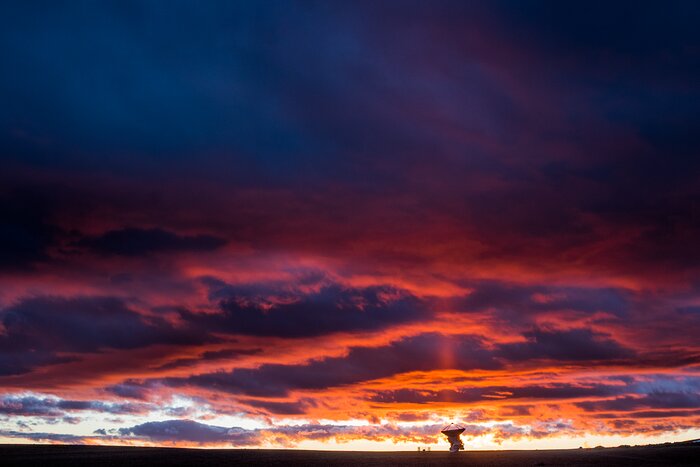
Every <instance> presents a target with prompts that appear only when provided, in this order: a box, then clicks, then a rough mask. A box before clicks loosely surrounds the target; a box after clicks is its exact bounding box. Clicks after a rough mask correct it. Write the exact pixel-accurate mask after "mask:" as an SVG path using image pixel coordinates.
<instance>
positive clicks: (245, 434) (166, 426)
mask: <svg viewBox="0 0 700 467" xmlns="http://www.w3.org/2000/svg"><path fill="white" fill-rule="evenodd" d="M118 432H119V435H120V436H124V437H133V438H145V439H148V440H151V441H190V442H194V443H223V442H226V443H232V444H236V445H250V444H255V443H256V442H257V441H258V439H257V436H258V434H257V432H256V431H255V430H246V429H243V428H235V427H234V428H224V427H221V426H215V425H207V424H204V423H198V422H195V421H192V420H167V421H162V422H147V423H143V424H141V425H136V426H133V427H130V428H120V429H119V431H118Z"/></svg>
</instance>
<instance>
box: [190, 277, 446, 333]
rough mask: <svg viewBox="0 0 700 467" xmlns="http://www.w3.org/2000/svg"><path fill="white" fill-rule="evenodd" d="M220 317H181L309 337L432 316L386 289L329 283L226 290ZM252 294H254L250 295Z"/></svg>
mask: <svg viewBox="0 0 700 467" xmlns="http://www.w3.org/2000/svg"><path fill="white" fill-rule="evenodd" d="M225 290H226V291H227V292H222V291H218V292H216V293H215V296H220V295H221V294H222V293H229V294H231V295H233V296H230V295H229V297H228V298H226V299H224V300H221V301H220V304H219V306H220V309H221V312H220V313H216V314H206V315H204V314H196V313H186V312H182V315H183V318H184V319H186V320H187V321H189V322H191V323H193V324H195V325H200V326H204V327H206V328H207V329H216V330H217V332H229V333H233V334H246V335H253V336H275V337H289V338H292V337H311V336H319V335H323V334H329V333H333V332H353V331H367V330H377V329H381V328H385V327H389V326H392V325H397V324H401V323H407V322H412V321H418V320H420V319H426V318H428V317H429V316H431V314H432V313H431V311H430V310H429V308H428V304H427V303H426V302H424V301H423V300H420V299H419V298H417V297H415V296H413V295H411V294H410V293H408V292H405V291H402V290H399V289H396V288H394V287H387V286H384V287H382V286H375V287H365V288H350V287H343V286H341V285H338V284H332V285H327V286H324V287H322V288H321V289H320V290H319V291H317V292H309V293H299V292H295V291H293V290H287V291H283V292H282V294H281V295H280V291H279V290H276V287H275V285H274V284H273V286H272V287H270V288H265V287H264V284H263V285H262V286H257V287H241V288H226V289H225ZM251 292H253V293H251Z"/></svg>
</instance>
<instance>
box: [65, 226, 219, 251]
mask: <svg viewBox="0 0 700 467" xmlns="http://www.w3.org/2000/svg"><path fill="white" fill-rule="evenodd" d="M225 244H226V240H224V239H223V238H218V237H214V236H212V235H178V234H176V233H173V232H170V231H168V230H164V229H161V228H153V229H140V228H134V227H125V228H122V229H119V230H110V231H108V232H105V233H103V234H101V235H98V236H94V237H85V238H82V239H80V240H78V241H76V242H75V243H74V245H75V246H78V247H82V248H85V249H88V250H91V251H93V252H96V253H100V254H104V255H119V256H134V257H141V256H143V255H149V254H153V253H161V252H181V251H191V252H197V251H199V252H202V251H212V250H216V249H218V248H221V247H222V246H224V245H225Z"/></svg>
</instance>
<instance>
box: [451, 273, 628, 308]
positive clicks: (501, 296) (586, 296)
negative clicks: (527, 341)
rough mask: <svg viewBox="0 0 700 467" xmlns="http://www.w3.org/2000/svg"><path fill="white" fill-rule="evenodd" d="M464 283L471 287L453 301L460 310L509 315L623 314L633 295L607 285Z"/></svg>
mask: <svg viewBox="0 0 700 467" xmlns="http://www.w3.org/2000/svg"><path fill="white" fill-rule="evenodd" d="M465 285H466V286H468V287H471V288H473V290H472V292H470V294H469V295H468V296H466V297H465V298H464V299H462V300H458V301H455V305H456V306H457V307H459V309H463V310H464V311H486V310H497V311H500V312H502V313H503V314H509V315H512V316H517V315H527V314H531V313H532V314H535V313H538V312H547V311H576V312H583V313H594V312H596V311H605V312H608V313H612V314H615V315H622V316H624V315H625V314H626V313H627V311H628V309H629V307H630V302H631V300H632V299H633V298H634V297H633V296H632V295H631V293H630V292H629V291H625V290H623V289H614V288H606V287H599V288H594V287H557V286H548V285H522V284H514V283H508V282H501V281H477V282H467V283H465Z"/></svg>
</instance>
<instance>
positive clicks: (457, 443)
mask: <svg viewBox="0 0 700 467" xmlns="http://www.w3.org/2000/svg"><path fill="white" fill-rule="evenodd" d="M464 430H465V428H464V427H463V426H462V425H458V424H456V423H450V424H449V425H447V426H446V427H444V428H443V429H442V430H440V433H442V434H443V435H445V436H446V437H447V441H449V442H450V452H458V451H462V450H464V443H463V442H462V440H461V439H460V438H459V435H461V434H462V433H463V432H464Z"/></svg>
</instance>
